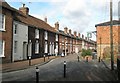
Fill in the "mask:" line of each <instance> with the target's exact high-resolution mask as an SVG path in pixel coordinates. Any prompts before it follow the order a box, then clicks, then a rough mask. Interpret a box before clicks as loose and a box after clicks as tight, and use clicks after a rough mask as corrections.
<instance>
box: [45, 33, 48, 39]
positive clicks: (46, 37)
mask: <svg viewBox="0 0 120 83" xmlns="http://www.w3.org/2000/svg"><path fill="white" fill-rule="evenodd" d="M47 39H48V33H47V31H45V40H47Z"/></svg>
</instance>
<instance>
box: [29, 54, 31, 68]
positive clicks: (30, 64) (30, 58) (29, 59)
mask: <svg viewBox="0 0 120 83" xmlns="http://www.w3.org/2000/svg"><path fill="white" fill-rule="evenodd" d="M29 66H31V56H29Z"/></svg>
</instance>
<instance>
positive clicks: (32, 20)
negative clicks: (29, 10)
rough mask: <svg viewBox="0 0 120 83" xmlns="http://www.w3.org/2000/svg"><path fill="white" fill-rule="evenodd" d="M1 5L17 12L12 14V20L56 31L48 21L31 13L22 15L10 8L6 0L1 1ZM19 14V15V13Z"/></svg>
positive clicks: (14, 10) (15, 10)
mask: <svg viewBox="0 0 120 83" xmlns="http://www.w3.org/2000/svg"><path fill="white" fill-rule="evenodd" d="M1 6H2V7H4V8H7V9H9V10H11V11H13V12H15V13H17V14H14V20H16V21H20V22H22V23H25V24H27V25H28V26H32V27H36V28H41V29H44V30H47V31H51V32H56V30H55V29H54V28H53V27H51V26H50V25H49V24H48V23H46V22H44V21H43V20H41V19H38V18H36V17H34V16H31V15H24V14H23V13H22V12H21V11H19V10H17V9H15V8H12V7H11V6H10V5H9V4H8V3H7V2H2V5H1ZM19 14H20V15H19Z"/></svg>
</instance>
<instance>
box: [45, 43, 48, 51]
mask: <svg viewBox="0 0 120 83" xmlns="http://www.w3.org/2000/svg"><path fill="white" fill-rule="evenodd" d="M47 49H48V45H47V42H45V53H48V51H47Z"/></svg>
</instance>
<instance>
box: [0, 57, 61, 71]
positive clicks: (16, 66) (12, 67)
mask: <svg viewBox="0 0 120 83" xmlns="http://www.w3.org/2000/svg"><path fill="white" fill-rule="evenodd" d="M58 57H60V56H50V57H49V58H48V57H45V59H44V57H42V58H37V59H31V61H30V62H29V60H24V61H18V62H13V63H4V64H0V68H1V69H0V71H1V72H2V73H4V72H11V71H17V70H23V69H26V68H30V67H33V66H35V65H44V64H46V63H48V62H49V61H51V60H52V59H55V58H58Z"/></svg>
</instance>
